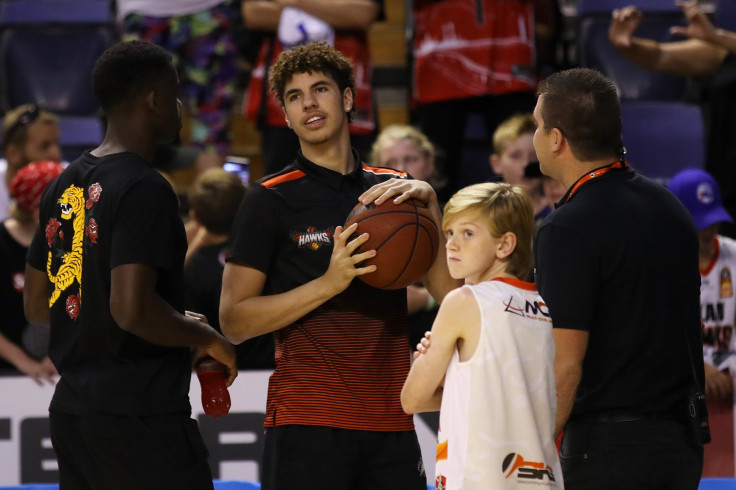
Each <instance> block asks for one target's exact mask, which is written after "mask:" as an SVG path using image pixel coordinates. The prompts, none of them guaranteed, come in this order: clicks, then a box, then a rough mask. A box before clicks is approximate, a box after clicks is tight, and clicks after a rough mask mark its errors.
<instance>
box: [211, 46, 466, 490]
mask: <svg viewBox="0 0 736 490" xmlns="http://www.w3.org/2000/svg"><path fill="white" fill-rule="evenodd" d="M269 82H270V86H271V89H272V91H273V92H274V94H275V95H276V97H277V99H278V100H279V101H280V102H281V104H282V107H283V110H284V114H285V118H286V121H287V124H288V125H289V126H290V127H291V128H292V129H293V130H294V132H295V133H296V135H297V136H298V138H299V142H300V147H301V150H300V152H299V153H298V154H297V156H296V158H295V160H294V161H293V162H292V163H291V164H290V165H288V166H286V167H285V168H284V169H282V170H281V171H279V172H278V173H276V174H273V175H270V176H267V177H264V178H263V179H261V180H260V181H258V182H256V183H255V184H254V185H253V186H252V188H251V190H250V191H249V192H248V194H247V196H246V198H245V200H244V202H243V204H242V206H241V209H240V212H239V215H238V217H237V218H236V221H235V224H234V226H233V236H234V240H233V246H232V250H231V255H230V256H229V258H228V263H227V265H226V266H225V271H224V274H223V288H222V298H221V304H220V320H221V325H222V329H223V332H224V333H225V334H226V336H227V337H228V338H229V339H230V340H231V341H233V342H234V343H240V342H243V341H244V340H246V339H249V338H252V337H255V336H257V335H261V334H265V333H269V332H273V337H274V342H275V352H276V370H275V371H274V373H273V374H272V376H271V378H270V381H269V387H268V399H267V404H266V421H265V426H266V437H265V448H264V455H263V460H262V466H261V468H262V476H261V483H262V488H263V489H264V490H271V489H293V488H301V489H323V488H329V489H331V490H341V489H345V490H348V489H350V490H353V489H360V488H366V489H369V488H370V489H373V488H382V489H396V490H412V489H416V490H420V489H421V490H424V489H426V477H425V475H424V469H423V465H422V462H421V454H420V451H419V444H418V442H417V438H416V434H415V432H414V425H413V421H412V417H411V416H410V415H407V414H405V413H404V411H403V410H402V408H401V402H400V393H401V387H402V385H403V383H404V380H405V379H406V376H407V374H408V372H409V358H410V356H409V344H408V320H407V313H406V290H405V289H393V290H387V289H377V288H373V287H370V286H368V285H366V284H365V283H363V281H354V280H353V279H354V278H355V277H357V276H360V275H363V274H369V273H371V272H373V271H374V270H375V269H376V267H375V266H374V265H371V266H367V267H360V266H357V264H360V263H361V262H362V261H364V260H366V259H368V258H370V257H373V256H374V255H375V253H376V252H375V250H367V251H361V252H359V253H356V254H354V252H355V250H356V249H357V248H358V247H359V246H360V245H362V244H363V243H365V242H366V241H367V240H368V238H369V237H368V236H366V234H360V233H361V232H360V230H359V229H358V228H359V225H358V224H353V225H351V226H349V227H348V228H345V229H343V227H342V226H341V225H342V224H343V223H345V220H346V217H347V216H348V213H349V212H350V211H351V209H353V207H354V206H355V205H356V204H358V202H361V203H363V204H371V203H375V204H377V205H380V204H382V203H384V202H386V203H387V202H389V201H392V200H393V201H395V202H397V203H400V202H403V201H405V200H407V199H410V198H413V199H416V200H418V201H421V202H422V203H424V204H425V205H426V206H427V207H428V208H429V209H430V210H431V212H432V215H433V217H434V220H435V223H439V222H440V221H441V213H440V209H439V205H438V203H437V196H436V194H435V192H434V190H432V187H431V186H430V185H429V184H427V183H426V182H423V181H418V180H412V179H410V178H408V176H407V175H406V174H404V173H400V172H396V171H393V170H389V169H379V168H374V167H370V166H368V165H366V164H363V163H361V162H360V161H359V157H358V154H357V152H355V151H354V150H352V149H351V146H350V136H349V133H348V124H349V122H350V119H351V117H352V116H351V115H352V112H353V110H354V105H355V104H354V102H355V97H356V93H355V82H354V74H353V68H352V65H351V63H350V61H349V60H348V59H347V58H345V57H344V56H343V55H342V54H341V53H339V52H338V51H336V50H335V49H334V48H332V47H330V46H328V45H326V44H316V43H313V44H307V45H303V46H298V47H295V48H293V49H291V50H289V51H286V52H284V53H282V54H281V55H280V56H279V58H278V59H277V60H276V62H275V63H274V65H273V67H272V69H271V75H270V80H269ZM356 230H357V237H356V238H354V239H349V238H350V237H351V236H352V235H353V234H354V233H356ZM440 242H441V243H440V244H439V247H440V250H441V251H442V250H444V243H443V242H444V241H443V239H442V238H441V237H440ZM423 282H424V283H425V284H426V286H427V288H428V289H429V291H430V292H431V293H432V294H433V296H434V297H435V299H436V300H437V301H438V302H440V301H441V300H442V298H443V297H444V295H445V294H446V293H447V292H448V291H449V290H451V289H453V288H454V287H456V286H457V285H458V282H456V281H455V280H453V279H452V278H451V277H450V275H449V273H448V271H447V265H446V262H445V256H444V253H439V254H437V258H436V260H435V262H434V265H433V266H432V267H431V268H430V270H429V272H428V273H427V276H426V277H424V278H423Z"/></svg>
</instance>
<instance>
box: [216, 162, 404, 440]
mask: <svg viewBox="0 0 736 490" xmlns="http://www.w3.org/2000/svg"><path fill="white" fill-rule="evenodd" d="M355 158H356V161H359V160H358V156H357V153H355ZM391 178H409V177H408V176H407V174H405V173H402V172H397V171H395V170H389V169H384V168H375V167H370V166H368V165H365V164H362V165H358V166H357V167H356V168H355V170H354V171H352V172H351V173H349V174H347V175H342V174H339V173H337V172H333V171H331V170H328V169H325V168H323V167H320V166H318V165H315V164H314V163H312V162H310V161H308V160H307V159H305V158H304V157H303V156H302V155H301V152H300V153H299V156H298V157H297V158H296V160H295V161H294V162H293V163H292V164H290V165H289V166H287V167H285V168H284V169H283V170H281V171H280V172H278V173H276V174H274V175H271V176H268V177H265V178H263V179H261V180H260V181H258V182H256V183H255V184H254V185H253V186H252V188H251V189H250V190H249V191H248V194H247V195H246V198H245V200H244V201H243V204H242V206H241V208H240V211H239V213H238V216H237V218H236V220H235V223H234V225H233V235H234V240H233V246H232V250H231V255H230V257H228V260H232V261H235V262H237V263H241V264H244V265H248V266H251V267H254V268H256V269H258V270H259V271H261V272H263V273H265V274H266V276H267V277H266V283H265V286H264V291H263V294H264V295H269V294H279V293H283V292H286V291H289V290H291V289H294V288H295V287H297V286H300V285H302V284H305V283H307V282H309V281H311V280H312V279H315V278H317V277H319V276H321V275H323V274H324V273H325V271H326V270H327V268H328V266H329V263H330V256H331V254H332V247H333V233H334V231H335V228H336V227H337V226H338V225H340V226H341V225H343V224H344V223H345V220H346V218H347V216H348V214H349V212H350V210H351V209H352V208H353V207H354V206H355V205H356V204H358V196H359V195H360V194H361V193H362V192H363V191H365V190H366V189H368V188H370V187H371V186H373V185H374V184H378V183H380V182H384V181H385V180H386V179H391ZM273 335H274V342H275V353H276V370H275V371H274V373H273V375H272V376H271V378H270V381H269V386H268V401H267V404H266V422H265V425H266V427H273V426H281V425H292V424H296V425H313V426H326V427H336V428H342V429H354V430H367V431H403V430H411V429H413V428H414V425H413V421H412V417H411V416H409V415H406V414H405V413H404V412H403V410H402V409H401V402H400V393H401V388H402V386H403V384H404V380H405V379H406V376H407V374H408V372H409V358H410V355H409V342H408V320H407V313H406V291H405V290H404V289H400V290H393V291H387V290H380V289H375V288H372V287H369V286H367V285H365V284H364V283H363V282H362V281H360V280H359V279H355V280H353V282H352V283H351V284H350V286H349V287H348V288H347V289H346V290H345V291H343V292H342V293H341V294H339V295H337V296H335V297H333V298H332V299H331V300H329V301H327V302H326V303H324V304H323V305H321V306H319V307H318V308H316V309H315V310H313V311H312V312H310V313H309V314H307V315H306V316H304V317H302V318H300V319H299V320H298V321H296V322H294V323H293V324H291V325H289V326H287V327H285V328H282V329H280V330H277V331H276V332H274V334H273Z"/></svg>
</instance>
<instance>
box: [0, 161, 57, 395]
mask: <svg viewBox="0 0 736 490" xmlns="http://www.w3.org/2000/svg"><path fill="white" fill-rule="evenodd" d="M63 170H64V169H63V167H62V166H61V164H59V163H57V162H50V161H44V162H35V163H29V164H28V165H25V166H24V167H22V168H21V169H20V170H18V171H17V173H16V174H15V176H14V177H13V179H12V180H11V181H10V186H9V190H10V197H11V199H12V201H11V204H10V217H9V218H7V219H5V220H4V221H3V222H2V223H0V257H1V258H2V259H0V311H2V312H3V320H2V321H0V370H5V369H11V368H14V369H17V370H18V371H19V372H21V373H23V374H25V375H27V376H29V377H31V378H32V379H33V380H34V381H35V382H36V383H37V384H39V385H42V384H43V383H44V382H45V383H49V384H54V383H56V378H57V377H58V373H57V372H56V368H55V367H54V365H53V363H52V362H51V360H50V359H49V357H48V344H49V335H50V331H49V328H48V327H45V326H42V325H30V324H29V323H28V321H27V320H26V316H25V314H24V312H23V287H24V284H25V269H26V254H27V253H28V247H29V246H30V244H31V240H32V239H33V234H34V233H35V232H36V228H38V209H39V206H40V203H41V193H43V191H44V189H46V186H47V185H48V184H49V183H50V182H51V181H52V180H54V179H55V178H56V177H57V176H58V175H59V174H60V173H61V172H62V171H63Z"/></svg>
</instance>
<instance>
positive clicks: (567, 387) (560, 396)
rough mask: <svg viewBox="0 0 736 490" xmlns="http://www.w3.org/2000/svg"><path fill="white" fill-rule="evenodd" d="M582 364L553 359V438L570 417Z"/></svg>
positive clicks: (558, 433)
mask: <svg viewBox="0 0 736 490" xmlns="http://www.w3.org/2000/svg"><path fill="white" fill-rule="evenodd" d="M582 373H583V370H582V366H580V365H577V364H572V363H565V362H564V361H563V362H561V361H559V360H556V361H555V378H556V386H557V412H556V415H555V439H556V438H557V437H558V436H559V435H560V433H561V432H562V429H563V428H564V427H565V424H566V423H567V419H568V418H570V413H571V412H572V406H573V404H574V402H575V392H576V391H577V389H578V385H579V384H580V378H581V376H582Z"/></svg>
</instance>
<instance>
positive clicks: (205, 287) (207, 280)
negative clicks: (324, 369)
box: [184, 241, 275, 369]
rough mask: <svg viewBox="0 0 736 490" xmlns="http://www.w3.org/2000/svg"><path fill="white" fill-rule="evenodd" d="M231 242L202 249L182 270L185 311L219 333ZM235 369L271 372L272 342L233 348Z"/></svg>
mask: <svg viewBox="0 0 736 490" xmlns="http://www.w3.org/2000/svg"><path fill="white" fill-rule="evenodd" d="M229 248H230V242H229V241H228V242H225V243H221V244H217V245H210V246H208V247H202V248H200V249H199V250H197V251H196V252H195V253H194V255H192V257H191V258H190V259H189V263H188V265H187V267H186V268H185V269H184V284H185V287H186V309H187V310H189V311H196V312H197V313H201V314H203V315H204V316H206V317H207V320H209V323H210V325H212V326H213V327H214V328H215V329H216V330H217V331H218V332H221V331H222V330H221V329H220V318H219V316H220V293H221V292H222V272H223V270H224V268H225V257H226V256H227V252H228V250H229ZM235 352H236V353H237V356H238V369H273V368H274V367H275V364H274V360H273V339H272V338H271V335H260V336H258V337H255V338H252V339H248V340H246V341H245V342H242V343H240V344H238V345H236V346H235Z"/></svg>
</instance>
